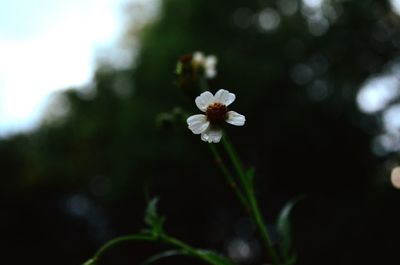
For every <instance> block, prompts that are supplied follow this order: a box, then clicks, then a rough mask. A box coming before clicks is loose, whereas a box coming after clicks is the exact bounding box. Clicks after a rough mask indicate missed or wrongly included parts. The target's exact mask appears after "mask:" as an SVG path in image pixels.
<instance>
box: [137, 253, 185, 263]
mask: <svg viewBox="0 0 400 265" xmlns="http://www.w3.org/2000/svg"><path fill="white" fill-rule="evenodd" d="M173 256H188V253H187V252H186V251H184V250H168V251H165V252H161V253H159V254H156V255H154V256H151V257H150V258H148V259H147V260H146V261H145V262H143V263H142V265H149V264H152V263H154V262H156V261H158V260H161V259H164V258H169V257H173Z"/></svg>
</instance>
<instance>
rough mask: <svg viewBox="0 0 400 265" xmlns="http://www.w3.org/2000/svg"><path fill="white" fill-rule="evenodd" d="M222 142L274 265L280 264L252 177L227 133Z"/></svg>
mask: <svg viewBox="0 0 400 265" xmlns="http://www.w3.org/2000/svg"><path fill="white" fill-rule="evenodd" d="M222 144H223V146H224V147H225V149H226V152H227V153H228V156H229V158H230V159H231V161H232V164H233V166H234V168H235V170H236V171H237V174H238V176H239V179H240V182H241V184H242V186H243V189H244V192H245V195H246V197H247V200H248V202H249V207H250V210H251V214H252V217H253V220H254V222H255V223H256V225H257V227H258V230H259V232H260V234H261V238H262V240H263V243H264V246H265V249H266V250H267V253H268V254H269V256H270V257H271V260H272V263H273V264H274V265H278V264H280V259H279V256H278V254H277V252H276V250H275V248H274V246H273V244H272V241H271V238H270V236H269V234H268V230H267V228H266V224H265V221H264V219H263V217H262V214H261V211H260V207H259V205H258V202H257V199H256V197H255V193H254V187H253V182H252V180H251V179H250V177H249V176H248V175H247V174H246V172H245V171H244V168H243V165H242V163H241V161H240V159H239V157H238V155H237V154H236V152H235V150H234V148H233V146H232V144H231V143H230V141H229V139H228V137H227V135H226V134H224V136H223V137H222Z"/></svg>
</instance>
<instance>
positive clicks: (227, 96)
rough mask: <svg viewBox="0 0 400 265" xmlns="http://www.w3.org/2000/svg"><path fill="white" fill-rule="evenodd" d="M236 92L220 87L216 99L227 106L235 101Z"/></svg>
mask: <svg viewBox="0 0 400 265" xmlns="http://www.w3.org/2000/svg"><path fill="white" fill-rule="evenodd" d="M235 98H236V96H235V94H233V93H229V91H228V90H225V89H220V90H218V91H217V93H215V96H214V100H215V101H216V102H219V103H221V104H224V105H225V106H229V105H230V104H231V103H232V102H233V101H235Z"/></svg>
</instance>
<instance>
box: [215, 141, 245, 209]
mask: <svg viewBox="0 0 400 265" xmlns="http://www.w3.org/2000/svg"><path fill="white" fill-rule="evenodd" d="M208 146H209V147H210V150H211V153H212V154H213V156H214V159H215V162H216V163H217V165H218V166H219V167H220V168H221V171H222V173H223V175H224V177H225V180H226V181H227V182H228V183H229V186H231V188H232V189H233V191H234V192H235V193H236V196H237V197H238V198H239V200H240V202H241V203H242V204H243V206H244V207H245V208H246V210H247V211H248V212H250V207H249V202H248V201H247V200H246V198H245V197H244V195H243V193H242V191H241V190H240V189H239V187H238V185H237V184H236V181H235V180H234V179H233V177H232V175H231V174H230V172H229V170H228V168H227V167H226V165H225V163H224V161H223V160H222V157H221V155H220V154H219V152H218V150H217V148H216V147H215V145H214V144H208Z"/></svg>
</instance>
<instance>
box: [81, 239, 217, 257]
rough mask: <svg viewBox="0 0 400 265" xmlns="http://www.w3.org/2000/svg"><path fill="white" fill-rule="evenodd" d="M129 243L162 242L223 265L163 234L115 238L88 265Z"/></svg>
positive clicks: (193, 255)
mask: <svg viewBox="0 0 400 265" xmlns="http://www.w3.org/2000/svg"><path fill="white" fill-rule="evenodd" d="M129 241H153V242H162V243H165V244H168V245H171V246H174V247H178V248H180V249H181V250H183V251H185V252H186V253H187V254H188V255H190V256H192V257H196V258H198V259H200V260H203V261H205V262H207V263H209V264H212V265H222V264H221V263H220V262H218V261H217V260H215V259H213V258H212V257H210V256H207V255H204V254H202V251H201V250H198V249H195V248H193V247H191V246H189V245H188V244H186V243H184V242H183V241H180V240H179V239H176V238H174V237H171V236H168V235H166V234H161V235H159V236H157V237H156V236H153V235H128V236H121V237H117V238H114V239H112V240H110V241H108V242H107V243H105V244H104V245H103V246H102V247H101V248H100V249H99V250H98V251H97V252H96V254H95V255H94V256H93V258H91V259H90V260H89V261H87V262H86V263H84V264H85V265H86V264H89V265H93V264H96V262H97V261H98V260H99V258H100V257H101V256H103V255H104V254H105V253H106V252H107V251H108V250H110V249H111V248H113V247H115V246H116V245H118V244H121V243H125V242H129Z"/></svg>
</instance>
